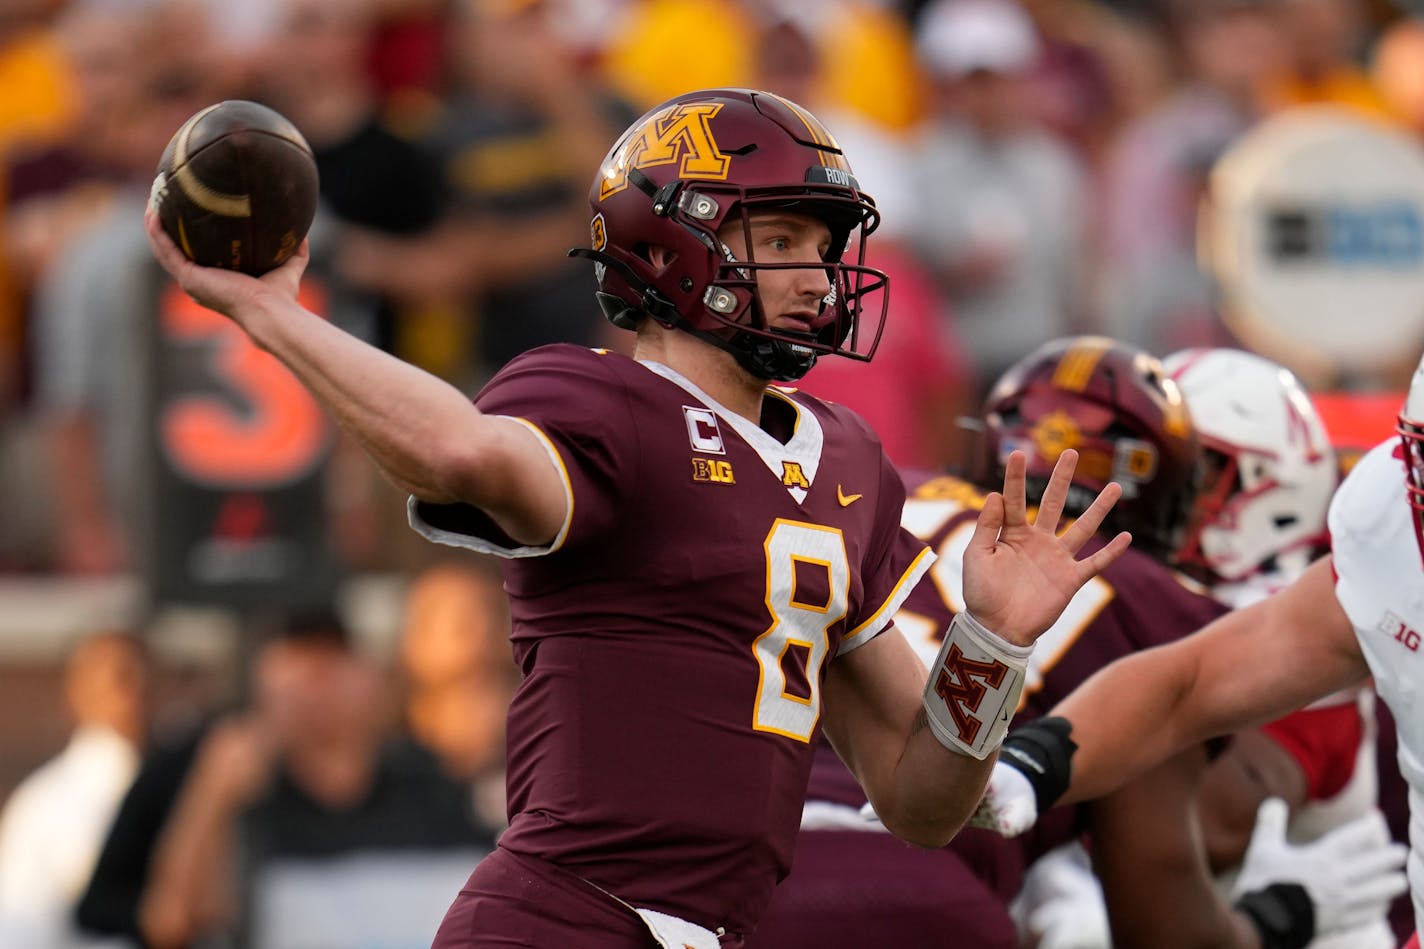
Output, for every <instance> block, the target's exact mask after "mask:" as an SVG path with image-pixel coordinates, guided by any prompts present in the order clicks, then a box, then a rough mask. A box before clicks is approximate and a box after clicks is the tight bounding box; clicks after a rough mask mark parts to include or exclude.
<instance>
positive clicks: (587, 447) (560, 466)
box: [408, 346, 638, 558]
mask: <svg viewBox="0 0 1424 949" xmlns="http://www.w3.org/2000/svg"><path fill="white" fill-rule="evenodd" d="M605 359H606V357H605V356H603V355H601V354H600V353H598V352H596V351H593V350H587V349H581V348H579V347H576V346H549V347H543V348H541V349H536V350H531V351H530V352H528V353H526V354H524V355H522V356H519V357H518V358H516V359H514V360H512V361H511V362H510V363H509V364H508V365H507V366H505V367H504V369H502V370H500V372H499V373H498V374H497V375H496V376H495V377H494V378H493V379H492V380H490V382H489V384H488V385H486V386H485V387H484V389H482V390H481V391H480V393H479V395H478V396H476V398H475V404H476V405H477V406H478V407H479V409H480V411H481V412H484V413H485V414H487V415H499V416H505V417H508V418H512V419H514V420H516V421H518V422H519V423H520V424H523V425H526V426H528V427H529V429H530V430H531V431H532V432H533V433H534V434H535V436H537V437H538V438H539V440H540V441H541V442H542V443H543V445H544V449H545V451H546V452H547V454H548V457H549V464H550V465H552V466H553V467H554V468H555V469H556V470H557V471H558V473H559V477H560V478H561V479H562V480H563V483H564V492H565V498H566V501H567V513H566V515H565V518H564V523H563V524H562V526H561V528H560V530H559V532H558V533H557V534H556V535H555V537H554V539H553V540H552V541H551V542H550V543H548V544H546V545H541V546H525V545H520V544H518V543H516V542H515V541H514V540H512V539H511V538H510V537H508V536H507V535H506V534H505V533H504V532H503V531H501V530H500V529H499V527H498V526H497V525H496V524H495V523H494V521H493V520H492V519H491V518H490V517H489V516H488V515H487V514H485V512H484V511H482V510H480V509H479V508H476V507H474V506H473V505H469V504H461V503H455V504H433V503H429V502H425V501H419V500H417V499H415V498H411V499H410V501H409V503H408V513H409V517H410V523H411V527H413V528H414V529H415V530H416V531H417V532H418V533H420V534H421V535H422V536H424V537H426V538H427V539H428V540H431V541H434V542H436V543H440V544H447V545H450V546H455V547H466V548H469V549H471V550H475V551H478V552H480V553H486V554H493V555H495V556H499V557H505V558H518V557H538V556H543V555H545V554H549V553H553V552H554V551H556V550H560V549H562V548H565V547H573V546H578V545H580V544H582V543H584V542H586V541H587V540H588V539H589V538H592V537H597V536H598V535H599V534H601V533H603V532H604V531H606V530H607V529H608V528H609V527H610V526H611V525H612V523H613V521H614V516H615V513H616V511H617V509H618V507H619V502H620V498H621V496H622V494H623V492H624V491H626V490H629V486H630V483H631V479H632V477H633V473H634V472H635V471H636V470H637V465H636V456H637V451H638V444H637V430H636V427H635V426H633V425H629V424H626V423H627V420H628V419H629V418H630V417H631V412H630V410H629V406H628V394H627V388H626V386H625V385H624V384H623V383H622V381H621V380H620V378H619V377H618V375H617V373H616V372H615V371H614V370H613V368H612V367H611V365H609V363H608V362H606V361H605ZM620 422H621V423H623V424H620Z"/></svg>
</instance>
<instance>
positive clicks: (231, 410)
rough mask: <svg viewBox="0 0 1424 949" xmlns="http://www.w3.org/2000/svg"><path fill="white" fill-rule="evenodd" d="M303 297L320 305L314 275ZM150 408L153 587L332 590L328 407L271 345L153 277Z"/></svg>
mask: <svg viewBox="0 0 1424 949" xmlns="http://www.w3.org/2000/svg"><path fill="white" fill-rule="evenodd" d="M300 302H301V303H302V305H303V306H305V307H306V308H307V309H309V310H311V311H312V312H314V313H318V314H325V313H326V310H327V294H326V293H325V291H324V289H323V287H322V285H321V283H320V282H319V280H317V279H316V278H315V277H311V276H308V277H307V278H306V279H305V280H304V281H303V285H302V293H301V296H300ZM156 303H157V320H156V321H155V323H154V325H153V332H152V334H151V339H152V349H151V353H152V355H151V360H152V362H151V364H152V367H153V372H152V375H151V378H152V388H151V399H152V401H151V403H150V413H149V418H150V419H151V420H152V426H151V428H150V432H151V440H152V441H151V444H152V450H151V454H150V458H151V459H152V469H151V470H152V477H151V478H150V479H149V483H150V484H151V489H152V491H153V503H152V504H151V508H152V516H153V519H152V529H151V531H150V532H149V534H150V537H151V547H150V550H149V556H148V558H147V559H148V562H149V574H150V577H151V582H152V588H153V589H152V592H153V595H154V598H155V599H156V600H158V601H160V602H188V603H202V604H214V605H221V606H230V607H262V608H282V607H286V608H307V607H313V606H319V605H320V604H321V603H322V602H323V601H324V600H325V598H326V597H328V596H329V595H330V594H331V591H332V586H333V584H334V582H335V576H336V566H335V560H334V558H333V556H332V554H331V551H330V550H329V545H328V543H327V536H328V532H327V525H326V505H325V503H324V502H325V491H324V487H323V485H324V474H325V465H326V461H327V458H328V457H329V455H330V452H331V447H332V443H333V430H332V426H331V424H330V422H329V421H328V419H327V417H326V415H325V413H323V411H322V409H321V407H320V406H319V405H318V404H317V403H316V401H315V400H314V399H313V398H312V396H311V395H310V394H309V393H308V392H307V390H306V389H305V388H303V386H302V385H301V383H299V382H298V381H297V380H296V378H295V377H294V376H293V375H292V374H291V372H290V371H288V370H287V368H286V367H284V366H283V365H282V364H281V363H280V362H278V361H277V359H276V358H275V357H273V356H271V355H270V354H268V353H266V352H263V351H262V350H260V349H259V348H257V346H256V345H254V344H253V343H252V341H251V340H250V339H248V337H247V335H246V333H244V332H243V331H242V330H241V329H240V328H239V327H238V326H236V325H235V324H234V323H232V322H231V321H230V320H228V319H227V318H226V317H224V316H222V315H221V314H219V313H215V312H213V311H212V310H209V309H207V308H205V307H203V306H201V305H200V304H198V303H196V302H194V301H193V300H192V298H190V297H189V296H188V295H187V294H185V293H184V292H183V291H182V290H181V289H179V288H178V287H177V286H175V285H173V284H172V283H171V282H166V281H165V282H164V283H162V284H161V285H159V286H158V287H157V296H156Z"/></svg>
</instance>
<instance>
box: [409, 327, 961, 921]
mask: <svg viewBox="0 0 1424 949" xmlns="http://www.w3.org/2000/svg"><path fill="white" fill-rule="evenodd" d="M477 403H478V405H479V407H480V408H481V410H483V411H485V412H487V413H491V414H496V415H506V416H513V417H517V418H519V419H521V420H523V421H524V422H525V423H527V424H529V425H530V426H531V427H532V428H533V429H534V430H535V431H536V433H537V434H538V435H539V436H540V437H541V438H542V439H543V440H544V442H545V444H546V446H547V448H548V450H549V452H550V456H551V459H552V462H553V463H554V464H556V465H557V466H558V467H559V469H560V470H561V471H562V472H563V474H564V477H565V480H566V485H567V490H568V495H569V502H570V503H569V517H568V519H567V521H566V523H565V525H564V527H563V529H562V530H561V531H560V533H559V535H558V537H557V538H556V539H555V540H554V542H553V543H552V544H551V545H550V546H549V547H547V548H518V547H516V546H515V545H513V544H512V543H511V542H510V541H509V539H508V538H506V537H504V536H503V535H502V534H501V533H500V532H499V531H498V530H497V529H496V528H494V527H493V525H492V524H490V522H489V521H488V519H487V518H485V517H484V516H483V515H482V514H481V513H480V512H478V511H476V510H474V509H472V508H469V507H465V506H460V505H450V506H444V505H425V504H413V505H412V523H413V524H414V525H415V526H416V527H417V529H419V530H421V531H422V533H424V534H426V536H428V537H430V538H431V539H434V540H437V541H441V542H446V543H458V544H461V545H463V546H468V547H472V548H474V549H477V550H484V551H489V552H495V553H499V554H501V555H503V556H506V557H508V558H510V559H509V561H508V564H507V568H506V579H505V587H506V590H507V591H508V593H509V598H510V608H511V612H512V617H513V633H512V638H513V642H514V652H515V658H516V660H517V661H518V662H519V664H520V666H521V667H522V669H523V672H524V679H523V682H522V683H521V685H520V687H519V690H518V692H517V693H516V695H515V697H514V700H513V703H512V705H511V707H510V711H509V729H508V735H509V738H508V742H509V778H508V792H509V810H510V827H509V830H508V831H507V832H506V833H505V835H504V837H503V838H502V839H501V842H500V843H501V846H503V847H506V848H508V849H510V850H512V851H515V852H517V853H525V854H529V855H532V856H538V857H542V858H544V859H547V860H550V861H552V862H554V863H556V864H557V865H558V866H560V867H562V868H564V869H565V870H568V871H570V872H572V873H575V874H577V875H578V876H581V877H583V878H584V879H586V880H588V881H590V882H592V883H595V884H597V885H598V886H599V887H602V888H604V889H605V890H607V891H608V892H610V893H612V894H614V895H616V896H618V897H619V898H621V899H623V900H625V901H627V902H628V903H631V904H633V905H635V906H641V907H647V908H650V909H654V910H658V911H660V912H666V913H671V914H673V915H677V916H680V917H682V918H684V919H688V920H690V921H692V922H694V923H697V924H699V925H702V926H706V927H708V928H709V929H716V928H717V927H719V926H724V927H726V928H727V929H728V930H730V931H732V932H745V931H748V930H750V929H751V927H752V926H753V925H755V922H756V920H757V918H758V916H759V915H760V914H761V911H762V909H763V907H764V906H765V905H766V902H767V900H768V898H769V897H770V894H771V890H772V887H773V885H774V884H775V881H776V880H778V879H779V878H781V877H783V876H784V875H785V874H786V872H787V870H788V868H789V866H790V862H791V853H792V848H793V843H794V840H795V835H796V828H797V825H798V822H799V819H800V813H801V803H802V800H803V797H804V793H805V790H806V781H807V774H808V771H809V769H810V763H811V756H812V753H811V748H812V741H813V739H814V737H815V736H816V734H817V732H818V723H819V721H820V703H821V685H822V682H823V681H824V678H825V675H826V669H827V664H828V663H829V662H831V661H833V660H834V658H835V657H836V656H837V655H839V654H841V653H844V652H847V651H849V650H851V649H854V648H856V647H858V646H860V645H862V644H864V643H865V642H867V641H868V640H869V639H870V638H871V637H873V636H875V635H877V634H878V633H880V632H881V631H882V630H884V629H885V628H887V627H888V626H889V625H890V622H891V619H892V617H893V615H894V612H895V610H896V609H898V608H899V606H900V604H901V603H902V602H903V600H904V598H905V596H907V595H908V593H909V591H910V589H911V588H912V587H913V586H914V583H915V581H916V580H917V579H918V578H919V576H920V575H921V574H922V573H923V572H924V571H925V569H926V568H927V567H928V566H929V564H930V563H931V562H932V561H933V559H934V557H933V554H931V553H930V552H929V551H928V550H927V549H926V548H925V546H924V544H923V543H921V542H920V541H918V540H917V539H916V538H915V537H914V536H913V535H911V534H909V533H908V532H906V531H904V530H903V529H902V528H901V527H900V523H899V516H900V509H901V505H902V503H903V500H904V488H903V486H902V484H901V482H900V479H899V477H898V476H897V474H896V472H895V471H894V469H893V468H891V467H890V465H889V463H888V461H887V460H886V458H885V456H884V453H883V452H882V451H881V450H880V445H879V442H878V440H877V439H876V438H875V436H874V434H873V433H872V432H871V431H870V430H869V429H868V428H867V426H866V425H865V424H864V422H862V421H861V420H860V419H859V418H858V417H857V416H855V415H854V414H853V413H851V412H850V411H848V410H846V409H844V408H842V407H840V406H836V405H832V404H828V403H824V402H821V401H819V400H817V399H815V398H813V397H810V396H807V395H805V394H804V393H798V392H795V391H794V390H783V389H777V388H771V389H768V391H767V396H766V399H765V403H766V407H765V410H764V422H765V424H766V425H767V429H768V430H771V431H781V432H782V433H783V436H784V437H783V438H776V437H773V436H772V435H771V434H768V431H767V430H763V429H762V428H759V427H757V426H755V425H752V424H751V423H750V422H748V421H746V420H745V419H742V418H740V417H738V416H735V415H733V414H732V413H730V412H728V411H726V410H725V409H723V408H721V407H720V406H718V405H717V404H716V403H715V402H714V401H713V400H712V399H711V398H710V397H708V396H706V395H705V394H704V393H702V392H701V391H700V390H699V389H697V388H696V387H695V386H694V385H692V383H690V382H689V381H687V380H686V379H684V378H682V377H681V376H679V375H677V374H676V373H674V372H672V371H671V370H668V369H666V368H665V367H661V366H658V365H656V364H642V363H638V362H635V361H633V360H630V359H628V358H626V357H624V356H620V355H616V354H611V353H600V352H595V351H591V350H585V349H580V348H577V347H573V346H562V345H561V346H550V347H545V348H542V349H537V350H534V351H532V352H530V353H528V354H526V355H524V356H522V357H520V358H518V359H516V360H514V361H513V362H511V363H510V364H509V365H508V366H506V367H505V369H504V370H502V371H501V372H500V373H499V375H498V376H496V377H495V379H494V380H493V381H492V382H491V383H490V384H489V385H488V386H487V387H486V388H485V389H484V391H483V392H481V393H480V395H479V397H478V399H477Z"/></svg>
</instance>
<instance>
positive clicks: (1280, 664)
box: [976, 363, 1424, 945]
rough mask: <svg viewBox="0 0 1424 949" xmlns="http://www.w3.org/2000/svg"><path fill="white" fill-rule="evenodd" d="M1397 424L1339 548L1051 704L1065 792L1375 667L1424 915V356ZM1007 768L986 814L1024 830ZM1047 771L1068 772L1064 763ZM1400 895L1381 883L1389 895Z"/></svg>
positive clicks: (1021, 799) (1030, 798) (996, 824)
mask: <svg viewBox="0 0 1424 949" xmlns="http://www.w3.org/2000/svg"><path fill="white" fill-rule="evenodd" d="M1398 432H1399V435H1398V438H1391V439H1389V440H1387V441H1385V442H1383V443H1381V444H1380V445H1377V446H1376V447H1375V448H1374V449H1372V450H1371V451H1370V452H1369V453H1368V454H1366V455H1365V457H1364V458H1362V459H1361V460H1360V461H1359V463H1358V464H1357V465H1356V466H1355V467H1354V469H1353V470H1352V471H1351V473H1350V475H1349V476H1348V477H1347V478H1346V479H1345V481H1344V483H1343V484H1342V485H1341V486H1340V488H1339V490H1338V491H1337V492H1336V494H1335V497H1334V499H1333V500H1332V502H1331V505H1330V510H1329V519H1328V526H1329V532H1330V543H1331V554H1330V556H1328V557H1323V558H1321V559H1319V560H1317V561H1315V562H1314V563H1312V564H1311V565H1310V566H1309V567H1307V568H1306V569H1305V570H1304V571H1303V572H1302V573H1301V575H1300V577H1299V578H1298V579H1296V580H1295V581H1294V582H1292V583H1291V584H1290V585H1289V586H1287V587H1285V588H1284V589H1282V590H1280V591H1279V592H1277V593H1274V594H1272V595H1271V596H1269V597H1267V598H1265V599H1263V600H1261V601H1260V602H1258V603H1255V604H1253V605H1250V606H1247V607H1245V608H1243V609H1239V610H1235V611H1233V612H1232V613H1229V614H1227V615H1226V616H1224V617H1222V618H1221V619H1219V620H1217V621H1215V622H1213V623H1212V624H1210V625H1209V626H1207V627H1206V628H1205V629H1203V630H1202V631H1201V632H1200V633H1198V634H1196V635H1193V636H1189V637H1187V638H1186V639H1184V640H1181V641H1180V642H1177V643H1173V644H1171V645H1167V646H1164V647H1161V648H1159V649H1154V650H1149V651H1147V652H1144V653H1139V654H1137V655H1134V656H1129V657H1127V658H1124V659H1122V660H1120V661H1118V662H1115V663H1113V664H1112V665H1110V666H1108V667H1107V668H1106V669H1104V670H1102V671H1101V672H1099V673H1098V674H1097V675H1095V676H1094V677H1093V678H1091V679H1090V680H1089V681H1088V682H1087V683H1085V684H1084V685H1083V686H1082V687H1081V688H1080V689H1078V690H1077V691H1076V692H1074V693H1073V694H1072V695H1070V696H1069V697H1068V698H1067V699H1065V700H1064V701H1063V702H1062V703H1061V704H1060V705H1059V706H1058V707H1057V708H1056V709H1055V710H1054V713H1055V714H1057V715H1061V716H1063V717H1064V718H1065V719H1067V720H1068V722H1069V724H1070V725H1071V732H1070V736H1071V739H1070V740H1069V739H1065V746H1064V748H1063V749H1061V750H1062V752H1063V754H1064V759H1063V760H1065V761H1067V762H1068V764H1067V765H1066V767H1067V768H1068V769H1070V771H1071V782H1070V783H1069V788H1068V791H1067V792H1066V793H1065V794H1064V795H1063V798H1062V799H1063V800H1064V801H1072V800H1082V799H1085V798H1090V797H1094V796H1097V795H1101V794H1103V793H1105V792H1107V791H1108V790H1110V789H1112V788H1114V787H1117V786H1119V785H1121V784H1122V783H1123V782H1125V781H1127V780H1129V779H1130V778H1131V777H1132V776H1133V775H1135V774H1137V773H1140V772H1141V771H1142V770H1143V769H1144V768H1147V767H1149V766H1150V765H1152V764H1153V763H1155V762H1157V761H1160V760H1162V759H1163V758H1164V757H1166V756H1167V755H1169V754H1171V753H1172V752H1173V751H1175V750H1177V749H1179V748H1182V747H1185V746H1186V745H1188V744H1190V743H1192V742H1197V741H1201V740H1204V739H1205V738H1208V737H1210V736H1214V735H1220V734H1225V733H1228V732H1232V731H1236V730H1239V729H1241V728H1243V727H1247V726H1250V725H1253V724H1257V723H1260V722H1263V721H1269V720H1271V719H1273V718H1277V717H1280V716H1281V715H1283V714H1285V713H1287V712H1289V711H1291V710H1292V709H1296V708H1300V707H1302V706H1304V705H1306V704H1308V703H1310V702H1312V701H1315V700H1317V699H1319V698H1322V697H1324V696H1327V695H1330V694H1331V693H1333V692H1336V691H1339V690H1341V689H1345V688H1349V687H1352V686H1357V685H1359V684H1360V683H1362V682H1363V681H1364V680H1365V679H1367V678H1368V677H1370V676H1373V677H1374V682H1375V688H1376V691H1377V692H1378V694H1379V695H1380V697H1381V698H1382V699H1383V700H1384V702H1385V703H1386V705H1388V706H1389V708H1390V710H1391V711H1392V712H1393V713H1394V718H1395V720H1396V724H1397V728H1398V741H1399V751H1398V763H1399V768H1400V771H1401V773H1402V775H1403V777H1404V779H1405V780H1406V781H1407V782H1408V784H1409V787H1410V792H1409V806H1410V823H1409V836H1410V843H1411V849H1410V854H1409V860H1408V872H1409V881H1410V889H1411V891H1412V897H1413V902H1414V913H1415V921H1416V927H1417V926H1418V925H1419V923H1420V921H1421V920H1424V849H1421V848H1424V716H1421V714H1420V711H1421V710H1420V709H1419V707H1418V704H1419V702H1420V701H1421V697H1420V691H1421V689H1424V656H1421V655H1420V649H1421V643H1424V632H1421V631H1424V363H1421V364H1420V366H1419V368H1418V369H1416V371H1415V374H1414V378H1413V381H1412V383H1411V385H1410V389H1409V393H1408V396H1407V397H1406V400H1405V404H1404V406H1403V409H1402V411H1401V412H1400V415H1399V421H1398ZM1047 760H1048V758H1047V757H1046V758H1045V761H1047ZM1000 771H1002V772H1003V773H1002V774H1000V773H999V772H997V771H996V775H995V778H994V780H992V781H991V784H990V789H989V791H988V792H987V793H986V795H985V799H984V801H983V803H982V804H981V807H980V811H979V814H978V815H977V816H976V822H977V823H980V824H982V825H984V826H990V827H993V828H995V829H997V830H1000V831H1001V832H1009V833H1013V832H1019V831H1021V830H1022V829H1024V828H1026V827H1027V826H1029V825H1030V824H1032V822H1033V820H1034V818H1035V816H1036V810H1037V805H1036V802H1035V799H1034V794H1033V789H1032V788H1030V787H1027V786H1026V782H1025V781H1024V779H1023V776H1022V773H1021V772H1018V771H1013V772H1012V774H1010V773H1009V770H1007V769H1000ZM1016 776H1017V777H1016ZM1049 778H1050V779H1051V780H1060V781H1061V780H1063V779H1064V775H1063V774H1062V771H1061V769H1060V770H1059V773H1058V774H1056V775H1051V776H1049ZM1390 897H1391V894H1389V893H1387V892H1384V891H1383V890H1382V891H1381V893H1380V898H1381V899H1389V898H1390ZM1283 939H1284V941H1282V942H1281V943H1280V944H1281V945H1301V944H1303V943H1300V942H1291V941H1289V938H1288V935H1286V936H1284V937H1283ZM1417 939H1418V935H1417V932H1416V936H1415V940H1414V943H1415V944H1417Z"/></svg>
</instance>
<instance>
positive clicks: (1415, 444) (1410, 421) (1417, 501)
mask: <svg viewBox="0 0 1424 949" xmlns="http://www.w3.org/2000/svg"><path fill="white" fill-rule="evenodd" d="M1396 431H1398V432H1399V441H1400V444H1401V446H1402V448H1403V452H1404V467H1405V481H1404V483H1405V486H1406V487H1407V489H1408V499H1409V515H1410V518H1411V519H1412V520H1413V521H1414V537H1415V539H1416V540H1418V542H1419V557H1420V559H1421V560H1424V360H1421V361H1420V363H1419V367H1418V368H1417V369H1415V370H1414V378H1413V379H1412V380H1410V382H1409V394H1408V395H1407V396H1406V397H1405V399H1404V407H1403V408H1402V409H1400V411H1399V424H1398V426H1397V428H1396Z"/></svg>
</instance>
